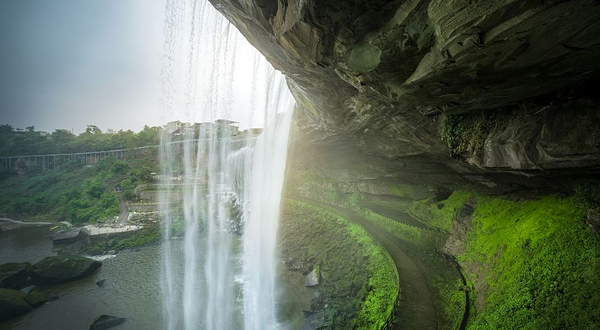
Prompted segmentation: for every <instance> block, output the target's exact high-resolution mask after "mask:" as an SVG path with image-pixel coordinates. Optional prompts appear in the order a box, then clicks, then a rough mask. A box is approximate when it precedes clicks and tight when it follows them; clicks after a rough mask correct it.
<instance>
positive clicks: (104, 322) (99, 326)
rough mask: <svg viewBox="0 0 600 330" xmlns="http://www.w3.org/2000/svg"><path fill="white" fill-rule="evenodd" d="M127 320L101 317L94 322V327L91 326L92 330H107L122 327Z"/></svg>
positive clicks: (107, 316) (108, 316)
mask: <svg viewBox="0 0 600 330" xmlns="http://www.w3.org/2000/svg"><path fill="white" fill-rule="evenodd" d="M125 320H126V319H124V318H122V317H116V316H111V315H100V316H98V317H97V318H96V319H95V320H94V322H93V323H92V325H90V330H105V329H108V328H112V327H115V326H117V325H120V324H122V323H123V322H125Z"/></svg>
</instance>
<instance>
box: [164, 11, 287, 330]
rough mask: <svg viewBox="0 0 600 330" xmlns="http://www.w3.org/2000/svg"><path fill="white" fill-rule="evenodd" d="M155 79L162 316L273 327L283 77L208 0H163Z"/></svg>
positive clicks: (183, 323)
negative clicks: (161, 116) (159, 67)
mask: <svg viewBox="0 0 600 330" xmlns="http://www.w3.org/2000/svg"><path fill="white" fill-rule="evenodd" d="M162 84H163V95H162V107H163V108H164V110H165V120H167V121H170V123H169V124H168V125H166V126H165V128H164V129H163V132H162V134H161V148H160V161H161V167H162V170H161V180H160V184H159V185H158V187H159V188H158V195H159V211H160V214H161V222H162V228H163V237H164V240H163V243H162V272H163V274H162V276H161V278H162V283H161V287H162V291H163V297H164V299H163V306H164V308H163V311H164V317H163V319H164V328H165V329H169V330H175V329H186V330H191V329H210V330H225V329H240V328H244V329H247V330H267V329H279V328H281V326H280V325H279V324H278V321H277V317H276V308H277V297H276V283H277V269H276V264H277V263H276V258H277V254H276V244H277V230H278V221H279V213H280V205H281V194H282V189H283V178H284V172H285V166H286V158H287V145H288V138H289V130H290V123H291V118H292V109H293V106H294V103H293V99H292V97H291V94H290V93H289V91H288V89H287V85H286V83H285V79H284V77H283V76H282V75H281V74H280V73H279V72H277V71H275V70H274V69H273V68H272V67H271V66H270V64H269V63H268V62H267V61H266V60H265V59H264V58H263V57H262V55H261V54H259V53H258V52H257V51H256V50H255V49H254V48H253V47H252V46H251V45H249V44H248V43H247V41H246V40H245V39H244V38H243V37H242V36H241V35H240V34H239V32H238V31H237V30H236V29H235V28H234V27H232V26H231V25H230V23H229V22H228V21H227V20H226V19H225V18H223V17H222V15H221V14H220V13H218V12H217V10H216V9H214V8H213V7H212V6H211V5H210V4H209V3H208V1H207V0H168V2H167V8H166V20H165V47H164V61H163V73H162ZM175 120H178V121H175ZM181 235H183V237H175V236H181ZM181 240H182V242H181Z"/></svg>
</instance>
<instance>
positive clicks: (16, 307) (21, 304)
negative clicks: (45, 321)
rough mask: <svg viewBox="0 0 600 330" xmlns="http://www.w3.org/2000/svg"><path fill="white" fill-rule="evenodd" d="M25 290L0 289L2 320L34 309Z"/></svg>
mask: <svg viewBox="0 0 600 330" xmlns="http://www.w3.org/2000/svg"><path fill="white" fill-rule="evenodd" d="M25 296H27V295H26V294H25V293H23V292H19V291H17V290H12V289H0V321H5V320H10V319H12V318H14V317H17V316H19V315H22V314H25V313H27V312H29V311H31V310H32V309H33V307H31V305H29V303H28V302H27V301H26V300H25Z"/></svg>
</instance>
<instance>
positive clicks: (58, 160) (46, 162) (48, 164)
mask: <svg viewBox="0 0 600 330" xmlns="http://www.w3.org/2000/svg"><path fill="white" fill-rule="evenodd" d="M256 138H257V136H251V137H245V138H237V139H234V140H231V141H232V142H242V141H248V140H256ZM210 140H211V139H187V140H178V141H171V142H169V143H167V145H173V144H184V143H193V144H194V145H195V144H197V143H198V142H199V141H210ZM158 148H160V145H159V144H156V145H150V146H143V147H136V148H126V149H114V150H103V151H88V152H74V153H56V154H40V155H21V156H1V157H0V167H3V168H8V169H12V168H15V167H17V166H20V165H21V164H23V163H24V164H25V165H26V166H32V165H33V166H38V164H39V165H41V166H42V169H44V170H57V169H60V166H61V164H65V162H67V161H74V160H79V161H81V162H82V163H83V164H84V165H95V164H96V163H98V161H100V159H102V158H104V157H109V156H110V157H115V158H117V159H121V160H125V159H128V158H129V157H131V156H132V155H136V154H139V153H140V152H142V151H143V150H147V149H158Z"/></svg>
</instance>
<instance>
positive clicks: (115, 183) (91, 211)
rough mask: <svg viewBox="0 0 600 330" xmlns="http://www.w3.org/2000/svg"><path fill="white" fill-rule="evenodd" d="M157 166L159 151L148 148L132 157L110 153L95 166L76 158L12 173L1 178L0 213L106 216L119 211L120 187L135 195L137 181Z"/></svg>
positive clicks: (75, 219)
mask: <svg viewBox="0 0 600 330" xmlns="http://www.w3.org/2000/svg"><path fill="white" fill-rule="evenodd" d="M155 167H156V160H155V157H154V155H152V154H148V155H145V156H140V157H139V158H136V159H131V160H129V161H122V160H117V159H115V158H112V157H106V158H103V159H101V160H100V161H99V162H98V163H97V164H96V165H95V166H93V167H84V166H83V164H81V163H78V162H76V161H72V162H70V163H66V164H65V165H64V166H62V167H61V169H59V170H50V171H42V170H41V168H39V167H37V168H30V169H27V170H26V171H24V172H23V173H20V174H15V173H12V175H9V176H5V177H4V178H2V179H0V214H3V215H5V216H10V217H16V218H19V219H23V218H31V217H40V216H43V217H44V218H47V219H54V220H60V221H63V220H66V221H70V222H72V223H83V222H92V223H93V222H96V221H98V220H103V219H107V218H110V217H113V216H116V215H118V214H119V196H118V193H117V191H116V187H119V186H122V188H123V193H124V195H125V196H126V197H131V195H132V194H133V189H134V187H135V185H136V184H138V183H144V182H148V181H150V180H152V178H151V176H150V173H151V172H152V171H153V170H154V168H155Z"/></svg>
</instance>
